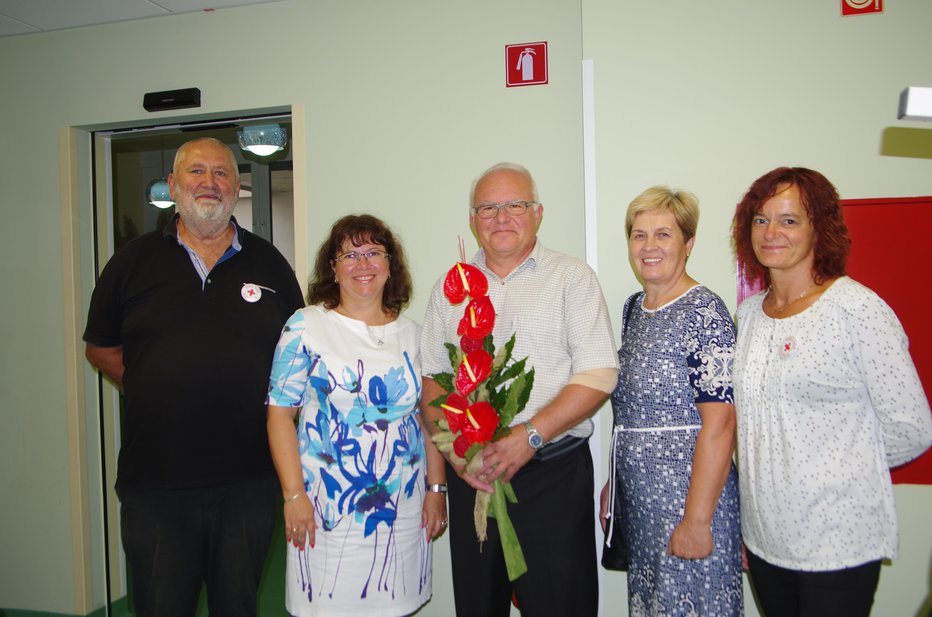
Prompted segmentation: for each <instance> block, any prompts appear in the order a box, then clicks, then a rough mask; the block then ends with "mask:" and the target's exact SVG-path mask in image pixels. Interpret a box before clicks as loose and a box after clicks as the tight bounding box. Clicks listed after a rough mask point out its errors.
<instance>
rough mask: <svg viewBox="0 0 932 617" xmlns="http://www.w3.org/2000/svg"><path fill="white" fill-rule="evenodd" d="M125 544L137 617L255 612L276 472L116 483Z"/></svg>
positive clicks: (243, 616)
mask: <svg viewBox="0 0 932 617" xmlns="http://www.w3.org/2000/svg"><path fill="white" fill-rule="evenodd" d="M119 495H120V517H121V523H122V538H123V548H124V549H125V551H126V557H127V559H128V560H129V565H130V568H131V574H132V580H133V586H132V590H133V606H134V608H135V611H136V615H137V617H186V616H192V617H193V615H194V614H195V611H196V609H197V602H198V597H199V596H200V591H201V585H202V583H206V584H207V607H208V610H209V612H210V614H211V615H219V616H223V617H255V615H256V592H257V590H258V587H259V579H260V577H261V576H262V570H263V567H264V566H265V559H266V555H267V553H268V548H269V542H270V541H271V536H272V528H273V526H274V524H275V512H276V508H277V506H278V503H279V501H280V492H279V489H278V482H277V481H275V480H274V479H265V480H259V481H251V482H242V483H236V484H230V485H225V486H216V487H206V488H193V489H125V488H124V489H121V490H119Z"/></svg>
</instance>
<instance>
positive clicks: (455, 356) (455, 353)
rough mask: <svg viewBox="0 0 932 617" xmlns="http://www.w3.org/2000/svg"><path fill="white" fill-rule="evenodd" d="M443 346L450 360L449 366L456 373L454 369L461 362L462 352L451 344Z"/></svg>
mask: <svg viewBox="0 0 932 617" xmlns="http://www.w3.org/2000/svg"><path fill="white" fill-rule="evenodd" d="M443 346H444V347H446V348H447V357H449V358H450V366H451V367H453V370H454V371H456V367H457V366H459V363H460V362H462V359H461V358H462V357H463V352H461V351H460V349H459V347H457V346H456V345H454V344H453V343H444V344H443ZM451 390H452V388H451Z"/></svg>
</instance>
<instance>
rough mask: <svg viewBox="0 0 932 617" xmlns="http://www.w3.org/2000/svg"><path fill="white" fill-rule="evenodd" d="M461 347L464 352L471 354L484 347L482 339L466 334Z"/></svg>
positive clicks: (461, 341)
mask: <svg viewBox="0 0 932 617" xmlns="http://www.w3.org/2000/svg"><path fill="white" fill-rule="evenodd" d="M460 349H462V350H463V353H465V354H470V353H472V352H474V351H476V350H477V349H482V340H481V339H474V338H469V337H468V336H464V337H463V338H461V339H460Z"/></svg>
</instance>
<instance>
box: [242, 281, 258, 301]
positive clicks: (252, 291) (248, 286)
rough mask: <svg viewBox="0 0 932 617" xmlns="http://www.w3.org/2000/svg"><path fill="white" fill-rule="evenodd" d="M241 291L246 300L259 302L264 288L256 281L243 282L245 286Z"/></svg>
mask: <svg viewBox="0 0 932 617" xmlns="http://www.w3.org/2000/svg"><path fill="white" fill-rule="evenodd" d="M239 293H240V295H241V296H243V300H245V301H246V302H249V303H252V302H258V301H259V299H260V298H261V297H262V288H261V287H259V286H258V285H256V284H255V283H243V288H242V289H241V290H240V292H239Z"/></svg>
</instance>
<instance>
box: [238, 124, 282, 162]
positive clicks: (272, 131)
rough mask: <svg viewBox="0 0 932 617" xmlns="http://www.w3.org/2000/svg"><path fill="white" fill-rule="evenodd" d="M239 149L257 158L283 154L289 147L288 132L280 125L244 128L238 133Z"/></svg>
mask: <svg viewBox="0 0 932 617" xmlns="http://www.w3.org/2000/svg"><path fill="white" fill-rule="evenodd" d="M236 139H237V140H238V141H239V147H240V148H242V149H243V150H246V151H248V152H252V153H253V154H255V155H256V156H269V155H270V154H275V153H276V152H281V151H282V150H284V149H285V146H286V145H288V130H287V129H285V128H282V127H281V126H279V125H278V124H262V125H256V126H244V127H243V128H241V129H240V130H238V131H237V132H236Z"/></svg>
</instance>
